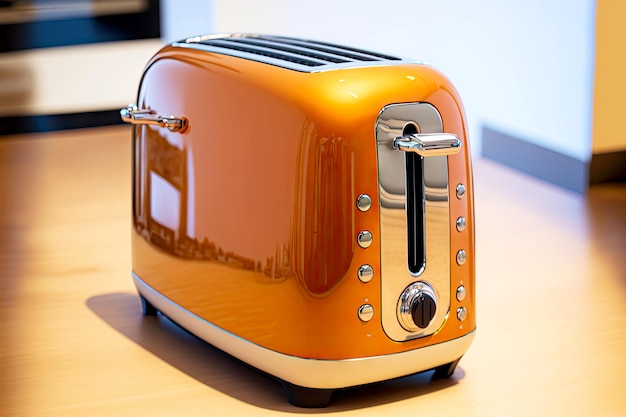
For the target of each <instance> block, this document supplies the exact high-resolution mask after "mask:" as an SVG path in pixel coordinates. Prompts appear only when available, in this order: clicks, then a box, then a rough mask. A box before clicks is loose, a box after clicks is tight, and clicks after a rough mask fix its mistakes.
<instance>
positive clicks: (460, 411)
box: [0, 126, 626, 417]
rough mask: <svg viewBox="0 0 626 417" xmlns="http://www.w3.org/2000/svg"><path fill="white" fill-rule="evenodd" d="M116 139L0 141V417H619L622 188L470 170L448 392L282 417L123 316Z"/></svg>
mask: <svg viewBox="0 0 626 417" xmlns="http://www.w3.org/2000/svg"><path fill="white" fill-rule="evenodd" d="M130 151H131V147H130V129H129V128H128V127H126V126H115V127H108V128H98V129H87V130H76V131H67V132H58V133H52V134H40V135H29V136H14V137H3V138H0V184H1V185H0V187H1V188H0V190H1V199H0V214H1V216H0V221H1V224H2V230H1V241H0V250H1V257H2V258H1V261H0V273H1V275H0V334H1V339H0V384H1V385H0V389H1V391H0V415H2V416H38V417H39V416H63V417H69V416H87V415H88V416H90V417H95V416H127V415H135V416H143V415H146V416H201V415H207V416H208V415H211V416H213V415H215V416H227V415H232V416H269V415H272V416H276V415H292V416H293V415H300V414H301V415H305V414H312V413H320V414H333V415H335V414H336V415H371V416H382V415H384V416H396V415H397V416H413V415H415V416H417V415H419V416H433V415H437V416H481V417H485V416H517V415H519V416H531V415H550V416H568V417H571V416H622V415H626V395H625V393H626V185H625V184H613V185H602V186H597V187H594V188H593V189H592V190H591V192H590V193H589V194H588V195H587V196H581V195H578V194H574V193H571V192H568V191H565V190H562V189H560V188H557V187H555V186H552V185H549V184H546V183H543V182H540V181H538V180H535V179H532V178H529V177H527V176H524V175H522V174H519V173H516V172H514V171H511V170H509V169H507V168H505V167H502V166H500V165H497V164H494V163H492V162H490V161H487V160H483V159H480V158H477V159H475V161H474V164H475V185H476V200H475V205H476V213H477V218H476V221H477V248H478V249H477V250H478V252H477V265H478V266H477V284H478V295H477V306H478V332H477V335H476V339H475V340H474V343H473V345H472V346H471V347H470V349H469V351H468V353H467V354H466V355H465V357H464V358H463V360H462V361H461V363H460V365H459V368H457V371H456V372H455V374H454V375H453V376H452V378H451V379H449V380H438V381H434V382H432V381H431V380H430V377H431V374H430V373H425V374H421V375H415V376H410V377H406V378H401V379H397V380H394V381H388V382H383V383H380V384H374V385H370V386H365V387H359V388H355V389H349V390H343V391H338V392H336V393H335V394H334V396H333V399H332V401H331V405H330V406H329V407H328V408H327V409H317V410H308V409H298V408H295V407H293V406H291V405H289V404H288V403H287V402H286V399H285V397H284V394H283V392H282V389H281V387H280V385H279V384H278V382H276V381H274V380H273V379H270V378H268V377H266V376H263V375H261V374H259V373H258V372H256V371H254V370H251V369H249V368H248V367H246V366H244V365H242V364H241V363H239V362H237V361H235V360H234V359H232V358H230V357H228V356H226V355H225V354H223V353H221V352H219V351H217V350H216V349H214V348H212V347H211V346H210V345H208V344H206V343H204V342H201V341H199V340H198V339H196V338H194V337H193V336H191V335H189V334H188V333H186V332H184V331H182V330H181V329H179V328H177V327H176V326H175V325H173V324H171V322H169V321H168V320H167V319H166V318H163V317H158V318H153V317H148V318H144V317H142V316H141V314H140V305H139V300H138V297H137V296H136V293H135V290H134V287H133V284H132V280H131V277H130V162H131V154H130Z"/></svg>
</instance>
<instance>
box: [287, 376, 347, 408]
mask: <svg viewBox="0 0 626 417" xmlns="http://www.w3.org/2000/svg"><path fill="white" fill-rule="evenodd" d="M280 383H281V385H282V386H283V389H284V390H285V394H287V399H288V400H289V402H290V403H291V404H292V405H295V406H296V407H303V408H324V407H328V404H329V403H330V397H331V396H332V395H333V392H334V391H335V390H333V389H318V388H307V387H301V386H299V385H294V384H292V383H290V382H287V381H282V380H281V381H280Z"/></svg>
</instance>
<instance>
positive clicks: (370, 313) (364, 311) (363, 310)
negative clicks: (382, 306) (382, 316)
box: [358, 304, 374, 321]
mask: <svg viewBox="0 0 626 417" xmlns="http://www.w3.org/2000/svg"><path fill="white" fill-rule="evenodd" d="M358 314H359V320H361V321H370V320H371V319H372V317H374V307H372V306H371V305H370V304H363V305H362V306H361V307H359V313H358Z"/></svg>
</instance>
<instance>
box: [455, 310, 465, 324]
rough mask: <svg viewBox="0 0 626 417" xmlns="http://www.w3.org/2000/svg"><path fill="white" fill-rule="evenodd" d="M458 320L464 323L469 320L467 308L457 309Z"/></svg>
mask: <svg viewBox="0 0 626 417" xmlns="http://www.w3.org/2000/svg"><path fill="white" fill-rule="evenodd" d="M456 318H457V319H459V321H463V320H465V319H466V318H467V310H466V309H465V307H459V308H457V309H456Z"/></svg>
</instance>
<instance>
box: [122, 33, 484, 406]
mask: <svg viewBox="0 0 626 417" xmlns="http://www.w3.org/2000/svg"><path fill="white" fill-rule="evenodd" d="M137 100H138V101H137V104H136V105H133V106H129V107H128V108H125V109H122V110H121V115H122V119H123V120H124V121H126V122H129V123H132V124H133V125H134V133H133V147H134V153H133V155H134V156H133V177H134V180H133V181H134V183H133V220H134V224H133V226H134V227H133V238H132V251H133V253H132V268H133V274H132V275H133V279H134V282H135V285H136V287H137V290H138V292H139V294H140V298H141V302H142V306H143V312H144V314H146V315H153V314H156V313H157V311H160V312H161V313H162V314H164V315H166V316H167V317H169V318H170V319H172V320H173V321H175V322H177V323H178V324H180V325H181V326H182V327H184V328H186V329H187V330H189V331H190V332H192V333H194V334H196V335H197V336H199V337H200V338H202V339H204V340H206V341H207V342H209V343H211V344H213V345H214V346H216V347H218V348H220V349H221V350H223V351H225V352H227V353H229V354H231V355H233V356H235V357H237V358H239V359H241V360H242V361H244V362H246V363H248V364H250V365H252V366H254V367H256V368H258V369H260V370H262V371H264V372H266V373H268V374H270V375H272V376H275V377H277V378H278V379H279V380H280V381H281V382H282V384H283V386H284V387H285V391H286V394H287V397H288V399H289V401H290V402H291V403H292V404H295V405H298V406H304V407H322V406H326V405H327V404H328V402H329V400H330V397H331V394H332V392H333V390H335V389H339V388H346V387H351V386H356V385H361V384H367V383H372V382H376V381H382V380H386V379H390V378H395V377H399V376H403V375H408V374H413V373H417V372H421V371H426V370H433V369H434V375H435V376H441V377H448V376H450V375H451V374H452V373H453V371H454V369H455V367H456V365H457V363H458V362H459V360H460V358H461V357H462V356H463V354H464V353H465V352H466V350H467V349H468V347H469V345H470V343H471V341H472V339H473V337H474V332H475V328H476V322H475V317H476V316H475V304H474V302H475V286H474V213H473V195H472V170H471V164H470V153H469V150H468V141H467V130H466V126H465V121H464V114H463V109H462V104H461V101H460V99H459V96H458V94H457V92H456V91H455V89H454V87H453V86H452V85H451V84H450V82H449V81H448V80H447V79H446V78H445V77H444V76H442V75H441V74H440V73H439V72H437V71H436V70H434V69H433V68H431V67H430V66H427V65H424V64H422V63H421V62H419V61H415V60H408V59H404V58H399V57H395V56H390V55H386V54H380V53H375V52H371V51H366V50H362V49H357V48H351V47H345V46H339V45H334V44H330V43H325V42H315V41H311V40H304V39H296V38H288V37H279V36H266V35H257V34H228V35H208V36H199V37H194V38H189V39H186V40H183V41H180V42H175V43H173V44H171V45H168V46H165V47H164V48H163V49H162V50H160V51H159V52H158V53H157V54H156V55H155V56H154V57H153V58H152V59H151V60H150V62H149V63H148V64H147V66H146V69H145V72H144V74H143V78H142V81H141V85H140V88H139V93H138V99H137Z"/></svg>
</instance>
